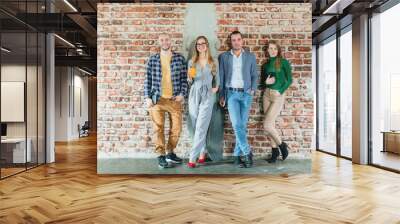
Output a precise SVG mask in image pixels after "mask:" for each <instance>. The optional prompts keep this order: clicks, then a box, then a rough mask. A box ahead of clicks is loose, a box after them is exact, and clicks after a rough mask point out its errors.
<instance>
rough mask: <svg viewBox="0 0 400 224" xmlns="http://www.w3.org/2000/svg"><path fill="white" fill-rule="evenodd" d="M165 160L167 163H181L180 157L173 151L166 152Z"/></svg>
mask: <svg viewBox="0 0 400 224" xmlns="http://www.w3.org/2000/svg"><path fill="white" fill-rule="evenodd" d="M166 160H167V162H169V163H182V159H181V158H179V157H178V156H176V154H175V153H173V152H171V153H168V154H167V157H166Z"/></svg>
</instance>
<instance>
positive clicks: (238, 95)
mask: <svg viewBox="0 0 400 224" xmlns="http://www.w3.org/2000/svg"><path fill="white" fill-rule="evenodd" d="M229 39H230V45H231V49H230V50H229V51H226V52H224V53H222V54H221V55H220V56H219V72H220V104H221V106H223V107H224V106H225V104H227V107H228V111H229V117H230V119H231V122H232V127H233V130H234V132H235V137H236V144H235V149H234V152H233V156H234V163H235V164H236V165H238V166H239V167H245V168H248V167H251V166H252V165H253V158H252V152H251V148H250V146H249V143H248V141H247V122H248V119H249V111H250V107H251V104H252V102H253V96H254V94H255V91H256V89H257V83H258V77H259V76H258V72H257V62H256V56H255V55H254V54H253V53H251V52H249V51H247V50H244V49H243V36H242V34H241V33H240V32H239V31H234V32H232V33H231V34H230V35H229ZM241 155H243V160H242V159H241V157H240V156H241Z"/></svg>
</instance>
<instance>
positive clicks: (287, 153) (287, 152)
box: [279, 142, 289, 160]
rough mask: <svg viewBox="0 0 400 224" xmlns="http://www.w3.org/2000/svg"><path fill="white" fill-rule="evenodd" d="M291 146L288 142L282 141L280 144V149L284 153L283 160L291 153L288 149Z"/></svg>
mask: <svg viewBox="0 0 400 224" xmlns="http://www.w3.org/2000/svg"><path fill="white" fill-rule="evenodd" d="M288 148H289V146H288V145H287V144H286V142H282V143H281V144H280V145H279V149H280V150H281V154H282V160H285V159H286V158H287V157H288V155H289V150H288Z"/></svg>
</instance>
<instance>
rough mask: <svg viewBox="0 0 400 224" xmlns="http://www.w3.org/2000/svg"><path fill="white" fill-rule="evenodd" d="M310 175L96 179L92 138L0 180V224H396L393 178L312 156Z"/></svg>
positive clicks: (399, 191)
mask: <svg viewBox="0 0 400 224" xmlns="http://www.w3.org/2000/svg"><path fill="white" fill-rule="evenodd" d="M312 159H313V172H312V174H301V175H293V176H285V175H282V176H272V175H265V176H260V175H258V176H185V177H179V176H137V175H136V176H134V175H97V174H96V138H95V137H89V138H83V139H81V140H79V141H73V142H69V143H57V145H56V163H54V164H49V165H45V166H41V167H38V168H35V169H33V170H29V171H27V172H25V173H21V174H18V175H16V176H13V177H10V178H7V179H5V180H2V181H0V201H1V203H0V223H374V224H375V223H385V224H386V223H400V212H399V211H400V200H398V199H399V198H400V175H399V174H396V173H392V172H388V171H384V170H381V169H378V168H375V167H370V166H361V165H354V164H352V163H351V162H350V161H348V160H344V159H338V158H335V157H333V156H330V155H326V154H323V153H320V152H314V153H313V155H312Z"/></svg>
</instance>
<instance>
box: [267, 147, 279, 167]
mask: <svg viewBox="0 0 400 224" xmlns="http://www.w3.org/2000/svg"><path fill="white" fill-rule="evenodd" d="M278 156H279V149H278V148H272V155H271V157H270V158H269V159H267V161H268V162H269V163H274V162H276V159H277V158H278Z"/></svg>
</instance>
